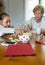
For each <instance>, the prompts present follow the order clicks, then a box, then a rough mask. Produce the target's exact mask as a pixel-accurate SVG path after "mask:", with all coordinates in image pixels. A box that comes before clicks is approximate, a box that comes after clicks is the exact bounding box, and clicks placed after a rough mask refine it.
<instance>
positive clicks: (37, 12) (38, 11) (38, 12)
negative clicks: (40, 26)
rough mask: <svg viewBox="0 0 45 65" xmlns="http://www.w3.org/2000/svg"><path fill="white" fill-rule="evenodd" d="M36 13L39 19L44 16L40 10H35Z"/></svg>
mask: <svg viewBox="0 0 45 65" xmlns="http://www.w3.org/2000/svg"><path fill="white" fill-rule="evenodd" d="M34 15H35V17H36V18H37V19H40V18H41V17H42V16H43V13H42V12H41V11H40V10H37V11H35V12H34Z"/></svg>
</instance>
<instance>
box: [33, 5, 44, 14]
mask: <svg viewBox="0 0 45 65" xmlns="http://www.w3.org/2000/svg"><path fill="white" fill-rule="evenodd" d="M38 10H40V11H41V13H42V14H43V13H44V8H43V6H41V5H37V6H35V8H34V9H33V12H34V13H35V11H38Z"/></svg>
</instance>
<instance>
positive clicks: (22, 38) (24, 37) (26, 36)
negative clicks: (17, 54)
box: [18, 33, 31, 43]
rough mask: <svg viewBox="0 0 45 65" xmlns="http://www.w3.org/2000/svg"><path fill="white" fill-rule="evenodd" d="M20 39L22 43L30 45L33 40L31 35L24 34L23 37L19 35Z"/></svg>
mask: <svg viewBox="0 0 45 65" xmlns="http://www.w3.org/2000/svg"><path fill="white" fill-rule="evenodd" d="M18 38H19V40H20V41H21V42H22V43H28V42H29V40H30V38H31V35H30V34H28V33H24V34H23V35H19V36H18Z"/></svg>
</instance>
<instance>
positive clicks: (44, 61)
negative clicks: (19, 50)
mask: <svg viewBox="0 0 45 65" xmlns="http://www.w3.org/2000/svg"><path fill="white" fill-rule="evenodd" d="M35 39H36V38H33V39H32V40H31V41H30V44H31V46H32V48H33V49H34V51H35V52H36V56H17V57H4V54H5V52H6V49H7V46H2V45H1V44H0V63H1V65H3V64H5V65H14V64H15V65H45V45H43V44H38V43H36V42H35Z"/></svg>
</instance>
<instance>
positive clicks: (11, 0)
mask: <svg viewBox="0 0 45 65" xmlns="http://www.w3.org/2000/svg"><path fill="white" fill-rule="evenodd" d="M38 4H40V5H42V6H43V7H44V9H45V0H0V13H2V12H6V13H8V14H9V15H10V18H11V25H12V26H13V27H15V28H21V29H22V28H23V26H24V24H25V22H26V21H28V20H29V19H30V18H31V17H33V16H34V14H33V8H34V7H35V6H36V5H38ZM44 15H45V13H44Z"/></svg>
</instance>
